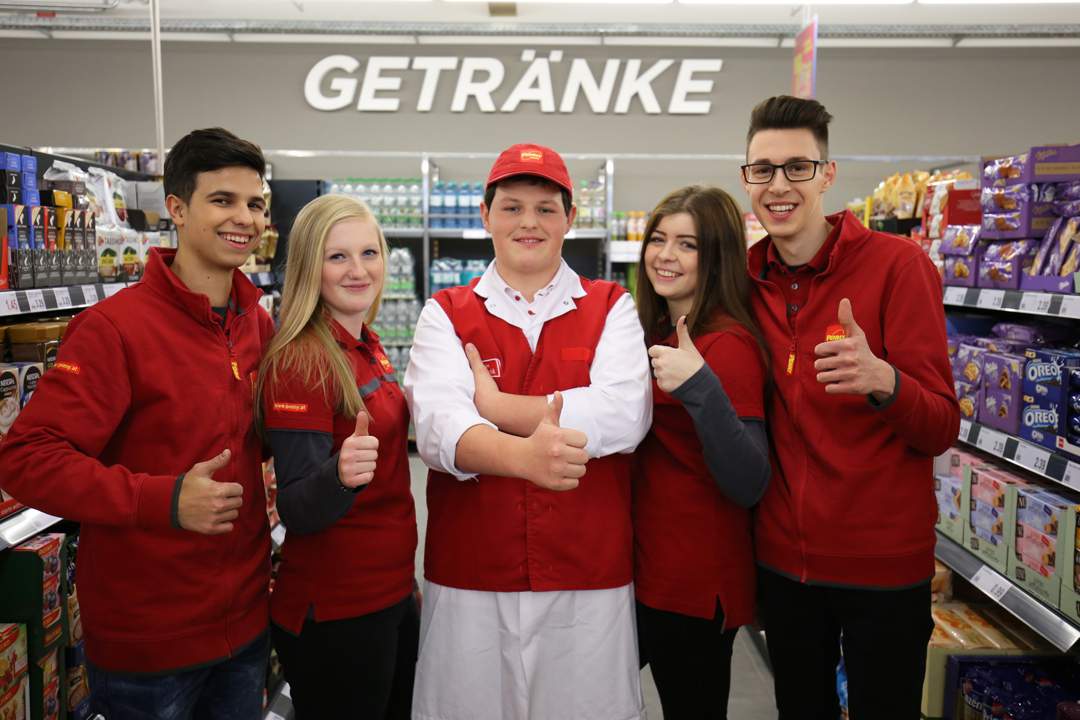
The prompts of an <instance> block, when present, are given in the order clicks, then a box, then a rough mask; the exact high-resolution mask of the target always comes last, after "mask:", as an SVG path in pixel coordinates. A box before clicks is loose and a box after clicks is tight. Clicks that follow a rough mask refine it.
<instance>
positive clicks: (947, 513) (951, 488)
mask: <svg viewBox="0 0 1080 720" xmlns="http://www.w3.org/2000/svg"><path fill="white" fill-rule="evenodd" d="M964 497H965V493H964V478H963V477H962V476H960V477H957V476H954V475H937V476H935V477H934V498H935V499H936V500H937V508H938V514H937V521H936V523H935V527H936V528H937V529H938V530H940V531H941V532H943V533H945V535H946V536H948V537H950V538H952V539H953V540H955V541H956V542H960V543H962V542H963V541H964V507H965V506H964Z"/></svg>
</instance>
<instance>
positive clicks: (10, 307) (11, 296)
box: [0, 292, 19, 315]
mask: <svg viewBox="0 0 1080 720" xmlns="http://www.w3.org/2000/svg"><path fill="white" fill-rule="evenodd" d="M18 312H19V297H18V296H17V295H16V294H15V293H13V292H8V293H4V294H3V295H0V314H3V315H17V314H18Z"/></svg>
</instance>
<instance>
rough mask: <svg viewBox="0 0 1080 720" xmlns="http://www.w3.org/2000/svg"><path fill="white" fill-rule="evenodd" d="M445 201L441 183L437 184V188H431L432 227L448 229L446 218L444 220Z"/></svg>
mask: <svg viewBox="0 0 1080 720" xmlns="http://www.w3.org/2000/svg"><path fill="white" fill-rule="evenodd" d="M443 200H445V195H444V194H443V184H442V183H441V182H437V183H435V187H433V188H431V218H430V219H431V227H433V228H444V227H446V222H445V218H443Z"/></svg>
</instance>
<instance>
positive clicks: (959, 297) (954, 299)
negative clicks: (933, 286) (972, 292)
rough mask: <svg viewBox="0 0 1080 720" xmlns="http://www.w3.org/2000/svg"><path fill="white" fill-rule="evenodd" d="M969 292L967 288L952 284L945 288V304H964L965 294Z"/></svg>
mask: <svg viewBox="0 0 1080 720" xmlns="http://www.w3.org/2000/svg"><path fill="white" fill-rule="evenodd" d="M966 294H967V288H962V287H954V286H950V287H947V288H945V304H946V305H963V304H964V296H965V295H966Z"/></svg>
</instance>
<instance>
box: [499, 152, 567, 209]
mask: <svg viewBox="0 0 1080 720" xmlns="http://www.w3.org/2000/svg"><path fill="white" fill-rule="evenodd" d="M513 175H536V176H538V177H542V178H544V179H545V180H550V181H551V182H553V183H555V184H556V185H558V186H559V187H561V188H563V189H565V190H566V191H567V192H569V193H570V196H571V197H573V196H574V184H573V183H572V182H570V172H569V171H568V170H567V169H566V163H564V162H563V159H562V157H560V156H559V153H557V152H555V151H554V150H552V149H551V148H549V147H544V146H543V145H533V144H531V143H520V144H518V145H511V146H510V147H508V148H506V149H505V150H503V151H502V153H500V154H499V157H498V159H497V160H495V164H494V165H492V166H491V172H490V173H489V174H488V179H487V183H486V184H485V185H484V187H485V188H487V187H490V186H491V184H492V183H496V182H499V181H500V180H504V179H506V178H508V177H511V176H513Z"/></svg>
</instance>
